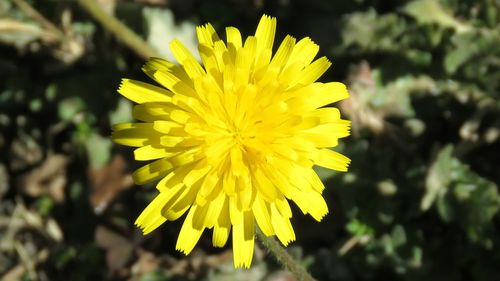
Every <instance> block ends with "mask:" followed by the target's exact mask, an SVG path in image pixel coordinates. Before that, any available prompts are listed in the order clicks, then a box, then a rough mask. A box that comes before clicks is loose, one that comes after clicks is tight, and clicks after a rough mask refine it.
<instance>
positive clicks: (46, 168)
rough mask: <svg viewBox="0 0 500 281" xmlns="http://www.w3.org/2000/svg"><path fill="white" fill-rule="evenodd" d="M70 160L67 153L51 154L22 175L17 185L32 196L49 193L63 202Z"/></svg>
mask: <svg viewBox="0 0 500 281" xmlns="http://www.w3.org/2000/svg"><path fill="white" fill-rule="evenodd" d="M68 162H69V161H68V158H67V157H66V156H65V155H62V154H54V155H50V156H48V157H47V159H45V161H44V162H43V163H42V164H40V165H39V166H38V167H36V168H35V169H33V170H31V171H30V172H28V173H27V174H26V175H24V176H22V177H21V178H20V180H19V181H18V184H17V187H18V188H19V190H20V191H21V193H23V194H26V195H29V196H32V197H39V196H42V195H48V196H50V197H51V198H52V199H53V200H54V201H55V202H58V203H61V202H63V201H64V188H65V186H66V166H67V165H68Z"/></svg>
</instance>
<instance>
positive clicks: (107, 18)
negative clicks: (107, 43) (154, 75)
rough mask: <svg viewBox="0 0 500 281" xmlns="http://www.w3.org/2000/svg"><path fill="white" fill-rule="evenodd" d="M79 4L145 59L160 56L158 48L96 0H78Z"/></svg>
mask: <svg viewBox="0 0 500 281" xmlns="http://www.w3.org/2000/svg"><path fill="white" fill-rule="evenodd" d="M78 4H80V6H81V7H82V8H84V9H85V10H86V11H87V12H88V13H89V14H90V15H92V17H94V18H95V19H96V20H97V21H98V22H99V23H100V24H102V25H103V27H104V28H105V29H107V30H108V31H110V32H111V33H113V35H114V36H116V37H117V38H118V40H120V41H122V42H123V43H124V44H125V45H127V46H128V47H129V48H130V49H132V50H133V51H134V52H135V53H136V54H137V55H139V56H140V57H142V58H143V59H149V58H150V57H159V56H160V54H159V53H158V51H157V50H156V49H154V48H153V47H151V46H150V45H149V44H148V43H146V42H145V41H144V40H143V39H142V38H141V37H140V36H139V35H137V34H136V33H135V32H134V31H132V30H131V29H130V28H128V27H127V26H126V25H124V24H123V23H122V22H120V21H119V20H118V19H116V18H115V17H113V16H112V15H109V14H107V13H106V12H104V11H103V10H102V9H101V7H99V5H98V4H97V3H96V2H95V1H94V0H78Z"/></svg>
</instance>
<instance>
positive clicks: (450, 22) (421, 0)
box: [403, 0, 470, 32]
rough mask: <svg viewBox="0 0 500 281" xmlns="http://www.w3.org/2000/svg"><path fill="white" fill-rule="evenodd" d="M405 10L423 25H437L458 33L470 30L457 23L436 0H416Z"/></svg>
mask: <svg viewBox="0 0 500 281" xmlns="http://www.w3.org/2000/svg"><path fill="white" fill-rule="evenodd" d="M403 10H404V11H405V12H406V13H407V14H408V15H410V16H412V17H414V18H415V19H416V20H417V22H419V23H420V24H422V25H425V24H437V25H440V26H442V27H444V28H452V29H455V31H457V32H464V31H468V30H470V28H469V27H468V26H466V25H464V24H462V23H461V22H459V21H457V20H456V19H455V18H454V17H453V16H452V15H451V13H450V12H448V11H445V9H444V8H443V7H442V6H441V5H440V4H439V1H436V0H415V1H412V2H410V3H408V4H407V5H406V6H405V7H404V8H403Z"/></svg>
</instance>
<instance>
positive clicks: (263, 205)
mask: <svg viewBox="0 0 500 281" xmlns="http://www.w3.org/2000/svg"><path fill="white" fill-rule="evenodd" d="M252 211H253V213H254V215H255V220H256V221H257V224H258V225H259V228H260V230H262V233H264V234H265V235H266V236H271V235H274V230H273V225H272V224H271V215H270V214H269V203H267V202H266V201H264V199H262V198H261V197H260V196H256V197H255V202H254V204H253V207H252Z"/></svg>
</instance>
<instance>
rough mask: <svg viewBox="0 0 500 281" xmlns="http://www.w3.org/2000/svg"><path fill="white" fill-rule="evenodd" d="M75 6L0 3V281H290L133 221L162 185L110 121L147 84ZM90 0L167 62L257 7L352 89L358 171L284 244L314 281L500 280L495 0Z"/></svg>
mask: <svg viewBox="0 0 500 281" xmlns="http://www.w3.org/2000/svg"><path fill="white" fill-rule="evenodd" d="M82 2H84V1H82V0H78V1H77V0H62V1H58V0H2V1H0V276H1V277H0V279H1V280H7V281H10V280H141V281H153V280H165V281H166V280H228V281H229V280H268V281H286V280H295V279H294V278H293V276H291V275H290V274H289V273H287V272H285V271H283V270H281V268H280V266H279V265H278V264H277V263H276V262H275V260H274V259H273V257H271V256H269V255H268V254H267V253H266V251H265V250H264V249H263V248H262V246H261V245H260V244H257V248H256V251H255V257H254V262H253V264H252V267H251V269H249V270H235V269H234V268H233V265H232V252H231V247H226V248H223V249H214V248H213V247H212V246H211V236H210V235H209V232H206V233H205V235H204V236H203V237H202V239H201V240H200V242H199V243H198V245H197V247H196V248H195V250H194V252H193V253H192V254H190V255H189V256H188V257H185V256H183V255H182V254H180V253H178V252H176V251H175V250H174V249H175V242H176V239H177V234H178V232H179V230H180V223H182V219H181V220H180V221H176V222H168V223H166V224H164V225H163V226H161V227H160V228H159V229H158V230H156V231H155V232H153V233H152V234H150V235H147V236H142V235H141V234H140V231H139V230H138V229H137V228H136V227H135V226H133V221H134V220H135V218H136V217H137V216H138V215H139V214H140V212H141V211H142V209H143V208H144V207H145V206H146V205H147V203H148V202H149V201H150V200H151V199H152V198H153V197H154V196H155V195H156V191H155V189H154V185H149V186H144V187H138V186H135V185H134V184H133V182H132V180H131V176H130V172H131V171H133V170H134V169H135V168H137V167H139V163H136V162H135V161H133V159H132V149H129V148H124V147H119V146H116V145H113V144H112V142H111V141H110V137H109V136H110V126H111V124H115V123H118V122H124V121H129V120H131V108H132V104H131V103H130V102H129V101H127V100H125V99H124V98H122V97H121V96H119V95H118V94H117V93H116V89H117V87H118V85H119V82H120V79H121V78H122V77H125V78H133V79H137V80H142V81H147V82H152V81H150V80H149V79H148V78H147V77H146V75H144V74H143V73H141V71H140V68H141V66H142V64H143V63H144V59H145V58H144V57H142V56H141V55H140V54H137V52H134V51H131V49H130V48H129V47H127V46H126V45H125V44H122V43H121V42H122V41H120V40H119V39H117V38H116V36H114V35H113V34H112V33H110V32H109V31H108V30H106V29H105V28H103V26H102V25H101V24H100V23H98V22H97V21H96V20H95V19H94V18H93V17H92V16H91V14H89V13H88V12H87V11H86V10H85V9H84V8H83V6H82V5H81V3H82ZM97 3H98V5H99V6H100V8H101V9H103V10H104V11H105V12H106V13H107V14H108V15H109V16H111V17H115V18H117V19H119V20H120V21H122V22H123V23H125V24H126V25H127V26H128V27H130V28H131V29H132V30H134V31H135V32H136V33H137V34H139V35H140V36H141V37H142V38H143V39H144V40H146V41H147V42H148V43H149V44H150V45H151V46H153V47H154V48H156V49H157V51H158V52H159V53H160V54H162V56H164V57H166V58H171V55H170V54H169V51H168V43H169V41H170V40H172V39H173V38H175V37H177V38H179V39H180V40H181V41H182V42H183V43H184V44H186V45H187V46H188V47H189V48H190V49H192V50H196V44H197V43H196V39H195V26H196V25H199V24H203V23H206V22H211V23H213V25H214V26H215V28H216V29H217V30H218V31H219V34H223V31H224V27H225V26H236V27H238V28H240V30H241V31H242V33H243V34H244V35H250V34H252V33H253V32H254V31H255V27H256V25H257V23H258V20H259V19H260V17H261V15H262V14H263V13H267V14H270V15H273V16H276V17H277V18H278V32H277V35H276V39H277V41H281V40H282V39H283V38H284V36H285V35H286V34H291V35H293V36H295V37H297V38H302V37H304V36H310V37H311V38H312V39H313V40H314V41H315V42H317V43H318V44H319V45H320V46H321V49H320V55H326V56H327V57H329V58H330V59H331V60H332V61H333V67H331V68H330V70H329V71H328V72H327V73H326V74H325V75H324V76H323V77H322V78H321V79H320V80H321V81H343V82H345V83H346V84H347V85H348V87H349V89H350V93H351V98H350V99H349V100H347V101H345V102H343V103H341V104H337V105H336V106H338V107H340V108H341V110H342V113H343V115H344V116H345V118H348V119H350V120H352V136H350V137H348V138H346V139H343V141H342V142H341V146H340V147H338V148H336V149H338V150H340V151H342V152H343V153H344V154H346V155H348V156H349V157H350V158H352V165H351V167H350V170H349V172H348V173H345V174H339V173H333V172H329V171H326V170H318V173H320V175H321V178H322V179H323V180H324V182H325V183H326V186H327V188H326V190H325V192H324V196H325V197H326V200H327V202H328V204H329V207H330V214H329V215H328V216H327V217H326V218H325V219H324V220H323V221H322V222H321V223H317V222H315V221H314V220H313V219H312V218H310V217H305V216H303V215H302V214H301V213H300V211H298V209H296V208H295V209H294V218H293V221H292V223H293V225H294V228H295V231H296V234H297V241H296V242H294V243H292V244H291V245H290V246H289V247H288V250H289V252H290V253H291V254H292V255H294V256H295V257H296V258H297V259H299V260H300V261H301V263H302V264H303V265H304V266H305V267H306V268H308V270H310V272H311V273H312V275H313V276H315V277H316V278H317V279H318V280H332V281H354V280H381V281H382V280H384V281H387V280H409V281H410V280H440V281H446V280H500V267H499V265H500V214H499V207H500V196H499V194H498V183H499V182H500V181H499V180H500V141H499V137H500V102H499V97H500V47H499V46H500V1H499V0H413V1H403V0H400V1H396V0H384V1H382V0H354V1H326V0H307V1H304V0H299V1H292V0H277V1H264V0H224V1H202V0H99V1H97ZM277 45H278V44H277V43H276V44H275V46H277ZM228 244H229V245H230V242H229V243H228Z"/></svg>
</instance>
